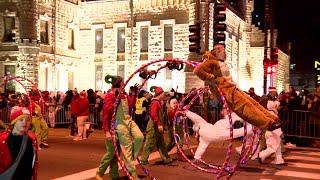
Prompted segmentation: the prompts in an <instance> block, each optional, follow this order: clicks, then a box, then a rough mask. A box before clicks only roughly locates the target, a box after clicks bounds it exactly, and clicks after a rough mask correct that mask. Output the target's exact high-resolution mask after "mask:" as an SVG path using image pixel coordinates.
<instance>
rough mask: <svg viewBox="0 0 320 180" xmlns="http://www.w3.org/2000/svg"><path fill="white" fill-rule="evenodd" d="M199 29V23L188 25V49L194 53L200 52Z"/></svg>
mask: <svg viewBox="0 0 320 180" xmlns="http://www.w3.org/2000/svg"><path fill="white" fill-rule="evenodd" d="M200 31H201V27H200V23H196V24H194V25H190V26H189V32H190V35H189V41H190V44H189V51H190V52H195V53H200V49H201V46H200V39H201V36H200Z"/></svg>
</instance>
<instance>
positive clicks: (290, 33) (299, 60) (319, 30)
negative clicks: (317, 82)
mask: <svg viewBox="0 0 320 180" xmlns="http://www.w3.org/2000/svg"><path fill="white" fill-rule="evenodd" d="M269 1H270V0H269ZM274 2H275V15H274V16H275V28H277V29H278V31H279V37H278V42H277V45H278V47H280V49H283V50H284V51H286V49H287V47H288V43H289V42H291V43H292V46H291V63H295V64H297V66H296V69H297V70H301V71H304V72H306V71H313V66H314V60H316V59H320V0H303V1H302V0H274ZM263 7H264V0H255V9H256V11H257V12H256V13H257V14H259V17H258V18H256V17H254V18H256V20H254V21H258V19H261V18H262V22H263V14H261V12H263ZM259 12H260V13H259Z"/></svg>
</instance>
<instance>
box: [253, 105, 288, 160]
mask: <svg viewBox="0 0 320 180" xmlns="http://www.w3.org/2000/svg"><path fill="white" fill-rule="evenodd" d="M279 106H280V102H279V101H277V100H275V101H272V100H269V101H268V104H267V108H268V110H270V111H272V112H273V113H274V114H275V115H278V107H279ZM281 135H282V130H281V128H278V129H275V130H273V131H266V134H265V138H266V144H267V148H266V149H265V150H263V151H261V152H260V153H259V158H260V160H261V161H262V162H264V160H265V159H266V158H268V157H269V156H270V155H271V154H272V153H275V159H274V161H272V162H271V163H272V164H284V160H283V158H282V154H281V145H280V144H281Z"/></svg>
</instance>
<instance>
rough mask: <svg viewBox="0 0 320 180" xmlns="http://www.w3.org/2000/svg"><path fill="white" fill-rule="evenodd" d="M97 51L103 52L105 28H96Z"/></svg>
mask: <svg viewBox="0 0 320 180" xmlns="http://www.w3.org/2000/svg"><path fill="white" fill-rule="evenodd" d="M95 44H96V53H103V29H96V43H95Z"/></svg>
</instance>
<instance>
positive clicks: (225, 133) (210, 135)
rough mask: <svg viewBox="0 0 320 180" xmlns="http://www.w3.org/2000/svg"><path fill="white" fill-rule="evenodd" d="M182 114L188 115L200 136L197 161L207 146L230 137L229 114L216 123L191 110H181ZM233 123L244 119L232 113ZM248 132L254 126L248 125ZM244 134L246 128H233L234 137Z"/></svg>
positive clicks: (196, 154) (196, 155)
mask: <svg viewBox="0 0 320 180" xmlns="http://www.w3.org/2000/svg"><path fill="white" fill-rule="evenodd" d="M179 113H180V114H181V115H184V116H186V117H187V118H189V119H190V120H191V121H192V122H193V130H194V132H196V134H197V136H199V145H198V147H197V150H196V152H195V155H194V159H195V161H198V160H200V159H201V157H202V155H203V154H204V153H205V151H206V149H207V147H208V146H209V144H210V143H212V142H219V141H225V140H228V139H230V122H229V119H228V116H225V118H224V119H220V120H219V121H217V122H216V123H215V124H210V123H208V122H207V121H206V120H205V119H203V118H202V117H201V116H199V115H198V114H196V113H194V112H192V111H189V110H184V111H179ZM231 115H232V124H234V123H235V122H236V121H240V122H242V119H241V118H239V117H238V116H237V115H236V114H235V113H232V114H231ZM247 132H248V134H250V133H252V126H251V125H248V126H247ZM243 135H244V129H243V128H239V129H233V138H238V137H241V136H243Z"/></svg>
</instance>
